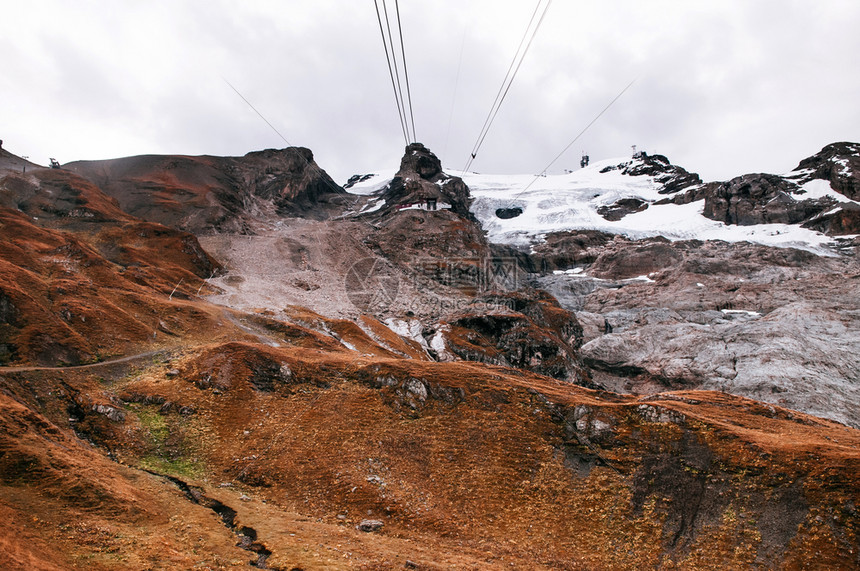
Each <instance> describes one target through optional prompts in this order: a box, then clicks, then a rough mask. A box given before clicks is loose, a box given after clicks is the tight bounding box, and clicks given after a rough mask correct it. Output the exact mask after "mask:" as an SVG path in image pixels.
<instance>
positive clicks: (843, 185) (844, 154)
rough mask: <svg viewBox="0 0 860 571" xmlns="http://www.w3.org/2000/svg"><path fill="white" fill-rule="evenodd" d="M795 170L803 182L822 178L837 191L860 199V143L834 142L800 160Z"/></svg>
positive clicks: (854, 198) (853, 198)
mask: <svg viewBox="0 0 860 571" xmlns="http://www.w3.org/2000/svg"><path fill="white" fill-rule="evenodd" d="M793 172H796V173H797V174H798V175H799V178H800V180H801V181H802V182H807V181H809V180H813V179H822V180H826V181H829V182H830V186H831V187H832V188H833V190H835V191H836V192H839V193H841V194H844V195H845V196H847V197H848V198H850V199H851V200H860V144H857V143H832V144H830V145H827V146H826V147H824V148H823V149H821V151H820V152H818V153H816V154H814V155H812V156H811V157H809V158H806V159H803V160H802V161H800V164H799V165H797V168H795V169H794V171H793Z"/></svg>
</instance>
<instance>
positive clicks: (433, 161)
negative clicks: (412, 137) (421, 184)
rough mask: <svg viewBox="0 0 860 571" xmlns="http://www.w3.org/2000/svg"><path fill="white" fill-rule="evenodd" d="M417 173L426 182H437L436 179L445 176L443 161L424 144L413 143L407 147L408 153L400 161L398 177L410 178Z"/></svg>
mask: <svg viewBox="0 0 860 571" xmlns="http://www.w3.org/2000/svg"><path fill="white" fill-rule="evenodd" d="M410 173H415V174H417V175H418V176H419V177H421V178H422V179H424V180H429V181H431V182H435V180H436V178H438V177H439V176H440V175H444V174H445V173H443V172H442V161H440V160H439V157H437V156H436V155H434V154H433V152H432V151H431V150H430V149H428V148H427V147H425V146H424V144H423V143H412V144H410V145H408V146H407V147H406V152H405V153H404V155H403V158H402V159H401V160H400V170H399V171H397V176H403V177H405V176H408V175H409V174H410Z"/></svg>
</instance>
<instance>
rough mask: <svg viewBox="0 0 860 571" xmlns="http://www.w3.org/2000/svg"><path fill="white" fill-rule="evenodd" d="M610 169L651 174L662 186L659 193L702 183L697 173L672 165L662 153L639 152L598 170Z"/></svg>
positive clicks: (631, 174) (626, 172)
mask: <svg viewBox="0 0 860 571" xmlns="http://www.w3.org/2000/svg"><path fill="white" fill-rule="evenodd" d="M612 170H620V171H621V174H626V175H629V176H642V175H648V176H653V177H654V181H655V182H657V183H659V184H661V185H662V186H663V189H662V190H660V194H673V193H675V192H678V191H680V190H684V189H685V188H689V187H690V186H694V185H697V184H702V179H701V178H699V175H698V174H696V173H693V172H688V171H687V170H686V169H684V168H682V167H679V166H677V165H673V164H672V163H670V162H669V159H667V158H666V157H665V156H663V155H648V154H646V153H639V155H637V156H636V157H634V159H633V160H631V161H630V162H626V163H622V164H620V165H617V166H611V167H606V168H604V169H603V170H601V171H600V172H602V173H604V172H609V171H612Z"/></svg>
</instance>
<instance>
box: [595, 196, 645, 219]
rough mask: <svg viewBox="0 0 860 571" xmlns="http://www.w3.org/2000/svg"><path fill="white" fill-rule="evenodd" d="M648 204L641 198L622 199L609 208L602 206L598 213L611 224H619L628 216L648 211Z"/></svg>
mask: <svg viewBox="0 0 860 571" xmlns="http://www.w3.org/2000/svg"><path fill="white" fill-rule="evenodd" d="M647 208H648V203H647V202H645V201H644V200H641V199H639V198H622V199H621V200H618V201H616V202H615V203H613V204H611V205H609V206H600V207H599V208H598V209H597V213H598V214H600V215H601V216H603V217H604V218H606V219H607V220H609V221H611V222H617V221H618V220H621V219H622V218H624V217H625V216H627V215H628V214H633V213H634V212H642V211H643V210H647Z"/></svg>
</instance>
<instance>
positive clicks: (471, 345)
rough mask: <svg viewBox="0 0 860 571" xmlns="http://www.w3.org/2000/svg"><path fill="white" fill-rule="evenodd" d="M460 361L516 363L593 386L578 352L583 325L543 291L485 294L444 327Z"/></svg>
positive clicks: (449, 348)
mask: <svg viewBox="0 0 860 571" xmlns="http://www.w3.org/2000/svg"><path fill="white" fill-rule="evenodd" d="M440 331H441V332H442V337H443V339H444V344H445V349H446V350H447V351H448V352H450V353H452V354H453V355H456V356H457V357H458V358H460V359H464V360H467V361H478V362H482V363H492V364H496V365H504V366H510V367H516V368H520V369H525V370H529V371H534V372H536V373H540V374H543V375H548V376H551V377H555V378H557V379H562V380H567V381H570V382H574V383H576V384H579V385H583V386H593V384H592V383H591V379H590V378H589V376H588V374H587V373H586V372H585V369H584V368H583V367H582V364H581V362H580V361H579V357H578V355H577V351H578V349H579V347H580V346H581V345H582V326H581V325H580V324H579V322H578V321H577V319H576V316H575V315H574V314H573V313H571V312H569V311H567V310H565V309H563V308H562V307H561V306H560V305H559V304H558V301H556V299H555V298H554V297H552V296H551V295H549V294H548V293H546V292H544V291H541V290H530V289H527V290H518V291H516V292H510V293H499V294H485V295H482V296H478V297H476V298H475V300H474V302H473V303H472V304H470V305H469V306H468V307H467V308H466V309H465V310H464V311H462V312H459V313H457V314H455V315H453V316H452V317H451V318H449V320H447V321H446V322H444V323H443V324H442V325H441V326H440Z"/></svg>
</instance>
